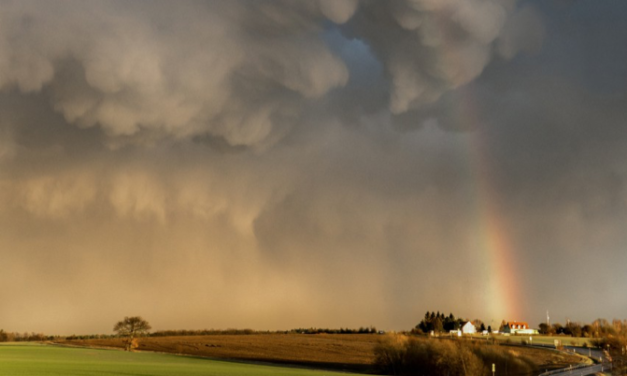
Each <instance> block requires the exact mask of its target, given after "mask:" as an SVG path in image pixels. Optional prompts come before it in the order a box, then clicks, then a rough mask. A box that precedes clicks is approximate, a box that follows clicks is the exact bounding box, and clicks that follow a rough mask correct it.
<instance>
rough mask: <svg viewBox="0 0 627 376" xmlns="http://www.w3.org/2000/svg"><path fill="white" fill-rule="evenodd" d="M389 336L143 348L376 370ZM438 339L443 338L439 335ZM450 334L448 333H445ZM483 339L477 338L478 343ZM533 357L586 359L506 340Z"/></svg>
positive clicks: (272, 337) (158, 341) (142, 346)
mask: <svg viewBox="0 0 627 376" xmlns="http://www.w3.org/2000/svg"><path fill="white" fill-rule="evenodd" d="M383 338H385V336H382V335H377V334H313V335H311V334H251V335H207V336H174V337H148V338H142V339H141V340H140V343H139V350H140V351H154V352H164V353H175V354H186V355H194V356H201V357H208V358H214V359H228V360H241V361H248V362H251V361H252V362H261V363H275V364H291V365H298V366H305V367H311V368H319V369H330V370H341V371H350V372H357V373H375V370H374V368H373V366H372V362H373V360H374V353H373V349H374V347H375V345H376V344H377V343H378V342H379V341H380V340H381V339H383ZM434 340H438V339H434ZM441 340H449V339H441ZM63 343H65V344H68V345H75V346H88V347H109V348H111V347H112V348H120V349H121V348H124V343H123V341H122V340H121V339H93V340H72V341H65V342H63ZM479 343H480V342H477V344H479ZM502 347H503V348H504V349H507V351H509V352H511V353H513V354H515V355H516V356H526V357H529V358H530V359H532V361H533V362H534V363H535V364H536V367H537V368H538V369H555V368H562V367H568V365H569V364H578V363H582V362H584V361H585V360H584V359H582V358H581V357H578V356H573V355H568V354H564V353H560V352H557V351H552V350H543V349H535V348H530V347H525V346H522V347H521V346H502Z"/></svg>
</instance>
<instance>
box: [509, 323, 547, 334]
mask: <svg viewBox="0 0 627 376" xmlns="http://www.w3.org/2000/svg"><path fill="white" fill-rule="evenodd" d="M501 333H505V334H538V331H537V330H536V329H529V325H528V324H527V323H526V322H524V321H510V322H508V323H506V324H505V325H503V328H502V329H501Z"/></svg>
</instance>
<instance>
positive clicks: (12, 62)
mask: <svg viewBox="0 0 627 376" xmlns="http://www.w3.org/2000/svg"><path fill="white" fill-rule="evenodd" d="M626 17H627V6H625V5H624V4H623V2H622V1H618V0H616V1H604V2H598V1H596V2H595V1H555V2H542V1H514V0H446V1H443V0H411V1H410V0H407V1H400V0H398V1H368V0H364V1H358V0H341V1H336V0H319V1H279V0H276V1H254V2H253V1H228V2H226V1H215V2H214V1H176V2H172V1H150V2H148V1H134V2H128V1H99V2H85V1H69V0H68V1H27V0H26V1H8V0H0V208H1V209H2V210H0V229H1V230H0V258H1V260H2V266H3V272H2V273H0V299H1V300H2V301H3V302H4V304H2V305H0V327H1V328H3V329H5V330H10V331H12V330H15V331H25V330H28V331H44V332H47V333H60V334H71V333H91V332H105V333H106V332H109V331H110V328H111V327H112V325H113V323H114V322H115V321H116V320H118V319H120V318H121V317H123V316H125V315H142V316H144V317H145V318H147V319H148V320H149V321H150V322H151V324H152V325H153V327H154V328H156V329H177V328H189V329H200V328H211V327H213V328H227V327H238V328H244V327H251V328H255V329H289V328H294V327H301V326H305V327H311V326H317V327H358V326H367V325H375V326H377V327H381V328H386V329H409V328H411V327H413V326H414V325H416V324H417V322H418V321H420V319H421V317H422V316H423V315H424V312H425V311H427V310H441V311H445V312H446V313H448V312H451V311H452V312H454V313H455V314H458V315H461V316H466V317H468V318H481V319H482V320H484V321H485V322H487V323H490V322H491V321H492V320H493V321H494V323H497V324H498V323H500V321H501V320H502V319H517V320H527V321H530V322H531V323H532V324H533V325H536V324H537V323H538V322H540V320H542V319H543V317H544V314H545V311H546V310H547V309H548V310H550V311H551V312H552V317H553V318H554V319H555V320H561V321H564V320H565V319H566V318H569V319H571V320H575V321H577V320H592V319H594V318H596V317H599V316H602V317H606V318H613V317H620V318H625V317H626V316H627V303H625V301H624V299H621V298H619V296H620V295H619V293H620V292H622V291H624V289H625V288H626V287H627V282H625V278H624V275H625V267H624V265H627V253H625V252H624V249H623V248H624V246H625V244H627V232H626V231H625V228H626V225H627V164H625V160H627V148H626V147H625V142H627V131H626V130H625V123H626V120H627V103H626V100H627V97H626V95H625V94H626V90H627V65H626V64H625V61H626V58H627V26H626V25H625V23H624V20H625V18H626ZM488 202H489V203H490V208H491V211H490V214H491V215H493V218H496V223H498V224H499V228H500V229H501V231H502V232H503V233H501V234H500V235H501V236H502V237H503V238H505V239H507V240H508V242H509V245H510V247H511V254H510V256H509V257H510V259H511V260H512V262H513V263H515V266H514V267H513V270H514V271H515V273H514V274H512V275H511V276H508V278H510V279H511V280H514V281H515V282H516V284H517V286H518V288H516V289H515V291H509V293H510V294H512V295H515V297H516V299H512V298H511V295H510V297H509V299H510V301H513V300H518V301H519V302H524V304H518V306H519V307H521V308H519V309H516V308H515V307H516V305H513V304H510V303H509V302H508V301H505V299H503V297H498V296H494V295H493V294H492V291H493V289H492V287H493V285H494V282H495V277H494V272H495V270H494V269H493V268H492V267H491V266H490V265H491V258H490V253H489V250H488V249H487V243H486V237H487V233H486V231H485V226H484V225H483V224H484V223H485V213H486V210H485V207H486V206H487V205H486V203H488ZM582 302H585V304H582ZM499 315H500V316H504V315H506V316H516V317H500V316H499ZM495 316H496V317H495Z"/></svg>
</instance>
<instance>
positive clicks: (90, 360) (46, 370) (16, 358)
mask: <svg viewBox="0 0 627 376" xmlns="http://www.w3.org/2000/svg"><path fill="white" fill-rule="evenodd" d="M0 374H1V375H3V376H4V375H7V376H40V375H45V376H56V375H58V376H71V375H76V376H92V375H108V376H111V375H123V376H188V375H189V376H193V375H203V376H210V375H215V376H218V375H220V376H222V375H224V376H247V375H278V376H323V375H328V376H336V375H337V376H340V375H349V374H347V373H339V372H329V371H320V370H308V369H302V368H290V367H275V366H266V365H257V364H246V363H234V362H226V361H218V360H209V359H202V358H194V357H186V356H177V355H168V354H157V353H147V352H144V353H128V352H123V351H117V350H99V349H83V348H68V347H56V346H47V345H35V344H3V345H0Z"/></svg>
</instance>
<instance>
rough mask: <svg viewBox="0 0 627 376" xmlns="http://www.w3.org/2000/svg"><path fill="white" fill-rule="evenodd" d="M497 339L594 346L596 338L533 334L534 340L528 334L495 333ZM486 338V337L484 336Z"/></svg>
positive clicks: (501, 340) (543, 343)
mask: <svg viewBox="0 0 627 376" xmlns="http://www.w3.org/2000/svg"><path fill="white" fill-rule="evenodd" d="M493 337H494V338H496V340H497V341H500V342H508V341H509V342H511V343H527V344H529V343H532V344H535V345H554V344H555V341H556V340H558V341H560V342H561V344H562V345H563V346H583V345H584V344H586V345H587V346H588V347H593V346H592V342H593V341H594V338H579V337H569V336H543V335H533V336H531V338H532V340H529V337H530V336H528V335H511V336H504V335H502V334H497V335H493ZM484 338H485V337H484Z"/></svg>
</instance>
